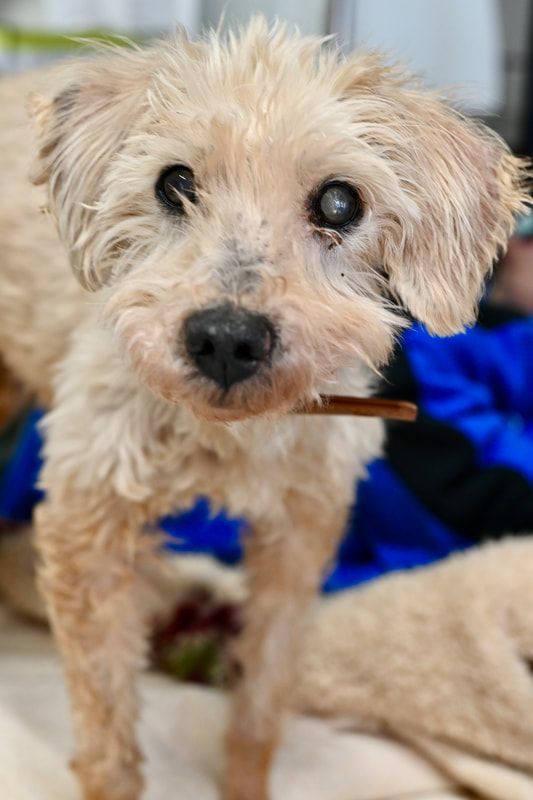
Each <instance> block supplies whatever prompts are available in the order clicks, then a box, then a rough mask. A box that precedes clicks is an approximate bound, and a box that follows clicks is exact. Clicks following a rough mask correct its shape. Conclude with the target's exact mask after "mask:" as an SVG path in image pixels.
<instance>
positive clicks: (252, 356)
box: [233, 342, 261, 361]
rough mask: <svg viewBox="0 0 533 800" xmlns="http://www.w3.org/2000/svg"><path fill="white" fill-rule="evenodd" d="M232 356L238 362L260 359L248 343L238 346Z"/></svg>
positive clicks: (255, 350)
mask: <svg viewBox="0 0 533 800" xmlns="http://www.w3.org/2000/svg"><path fill="white" fill-rule="evenodd" d="M233 354H234V356H235V358H238V359H239V360H240V361H257V359H258V358H260V357H261V356H260V354H258V353H257V348H254V346H253V345H252V344H250V343H249V342H241V343H240V344H238V345H237V346H236V348H235V350H234V353H233Z"/></svg>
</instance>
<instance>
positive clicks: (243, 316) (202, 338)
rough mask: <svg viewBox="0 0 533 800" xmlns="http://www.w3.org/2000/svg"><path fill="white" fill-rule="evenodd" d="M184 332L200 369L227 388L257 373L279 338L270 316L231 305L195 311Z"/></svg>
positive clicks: (191, 355)
mask: <svg viewBox="0 0 533 800" xmlns="http://www.w3.org/2000/svg"><path fill="white" fill-rule="evenodd" d="M184 334H185V347H186V350H187V353H188V355H189V356H190V357H191V359H192V360H193V361H194V363H195V364H196V366H197V367H198V369H199V370H200V372H202V373H203V374H204V375H205V376H206V377H208V378H211V379H212V380H214V381H215V383H217V384H218V385H219V386H221V387H222V388H224V389H229V387H230V386H232V385H233V384H234V383H239V382H240V381H243V380H245V379H246V378H250V377H251V376H252V375H254V374H255V373H256V372H257V370H258V369H259V367H260V366H261V364H262V363H264V362H265V361H266V360H267V359H268V358H269V356H270V354H271V352H272V349H273V346H274V339H275V333H274V328H273V326H272V323H271V322H270V320H268V318H267V317H265V316H263V315H261V314H254V313H252V312H250V311H246V310H245V309H243V308H238V307H236V306H231V305H226V306H219V307H217V308H210V309H206V310H204V311H199V312H197V313H196V314H192V316H190V317H189V319H188V320H187V321H186V323H185V330H184Z"/></svg>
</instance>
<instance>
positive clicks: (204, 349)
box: [196, 339, 215, 356]
mask: <svg viewBox="0 0 533 800" xmlns="http://www.w3.org/2000/svg"><path fill="white" fill-rule="evenodd" d="M214 352H215V345H214V344H213V342H212V341H211V339H204V341H203V342H202V343H201V345H200V346H199V348H198V350H197V351H196V353H197V355H199V356H212V355H213V353H214Z"/></svg>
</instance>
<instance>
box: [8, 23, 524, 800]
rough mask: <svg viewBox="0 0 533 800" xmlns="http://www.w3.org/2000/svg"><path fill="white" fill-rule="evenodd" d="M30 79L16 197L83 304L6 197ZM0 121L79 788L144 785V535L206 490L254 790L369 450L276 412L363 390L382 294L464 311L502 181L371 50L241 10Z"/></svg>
mask: <svg viewBox="0 0 533 800" xmlns="http://www.w3.org/2000/svg"><path fill="white" fill-rule="evenodd" d="M39 82H40V84H41V85H42V84H43V83H44V84H45V86H44V89H45V92H46V93H47V94H48V95H50V99H43V98H38V99H34V100H33V104H32V106H33V115H34V118H35V123H36V127H37V132H38V140H39V145H38V158H37V166H36V168H35V171H34V180H35V182H36V183H37V184H45V185H46V188H47V203H48V205H49V208H50V209H51V212H52V214H53V216H54V218H55V220H56V222H57V228H58V231H59V236H60V238H61V240H62V242H63V244H64V246H65V248H66V250H67V252H68V260H69V261H70V265H71V267H72V271H73V273H74V275H75V277H76V278H77V281H78V282H79V284H81V286H82V287H83V289H81V288H80V286H79V284H78V283H77V282H76V281H74V280H73V279H72V278H71V273H70V272H69V271H68V269H67V259H66V257H65V255H64V251H63V249H62V248H61V247H60V245H59V244H58V241H57V239H56V235H55V233H54V232H53V229H52V225H51V223H50V222H49V221H48V220H47V219H46V217H45V216H44V215H41V216H39V213H38V211H37V206H38V200H37V199H36V197H35V195H34V193H35V192H37V193H38V192H39V190H37V189H34V188H30V187H29V186H28V185H27V183H26V182H25V173H26V167H27V163H26V162H27V152H28V149H29V140H28V135H27V133H26V128H25V123H24V122H23V114H22V111H21V108H22V98H23V96H24V94H25V92H26V89H27V88H28V87H29V86H31V85H32V84H33V85H34V86H37V85H38V84H39ZM0 114H1V115H2V132H1V135H0V136H1V138H0V144H1V149H0V161H1V164H2V183H3V186H4V187H5V188H4V192H3V196H2V198H1V202H0V236H1V239H0V240H1V242H2V250H1V252H2V258H1V261H0V290H1V291H0V320H1V324H0V351H1V352H2V354H3V358H4V360H5V362H6V364H7V365H8V366H9V368H10V369H11V370H12V371H13V372H14V373H15V374H16V375H17V376H18V377H19V378H22V379H23V380H24V382H25V383H26V384H27V385H28V386H29V387H30V388H31V389H33V391H35V392H36V393H37V395H38V396H39V398H40V399H41V401H42V402H45V403H47V404H49V407H50V411H49V413H48V415H47V417H46V420H45V425H44V430H45V435H46V446H45V466H44V469H43V472H42V484H43V486H44V487H45V488H46V491H47V500H46V502H45V503H44V504H43V505H41V507H40V508H39V509H38V513H37V520H36V521H37V527H38V539H39V547H40V552H41V556H42V562H43V566H42V570H41V580H42V587H43V590H44V592H45V595H46V598H47V601H48V604H49V608H50V612H51V617H52V620H53V626H54V629H55V633H56V636H57V640H58V643H59V646H60V649H61V652H62V656H63V659H64V663H65V669H66V674H67V678H68V684H69V689H70V694H71V699H72V708H73V713H74V720H75V727H76V734H77V754H76V758H75V768H76V770H77V773H78V775H79V779H80V781H81V785H82V787H83V797H84V798H85V800H137V798H139V797H140V795H141V790H142V783H143V782H142V776H141V768H140V762H141V754H140V752H139V748H138V746H137V743H136V739H135V730H134V729H135V721H136V718H137V713H138V711H137V692H136V674H137V672H138V670H139V669H140V668H141V667H142V665H143V663H144V660H145V652H146V644H145V638H146V637H145V626H144V625H143V620H142V614H141V612H140V608H139V602H138V600H137V597H138V595H137V578H136V576H137V573H138V571H139V566H140V565H142V563H143V562H144V560H145V559H146V558H147V557H149V556H150V557H151V555H150V553H151V549H153V543H152V542H153V537H150V536H149V535H147V536H143V535H142V533H143V531H144V530H145V529H146V527H147V526H148V525H150V524H153V523H154V522H155V521H156V520H157V519H158V517H160V516H161V515H163V514H165V513H167V512H170V511H174V510H175V509H177V508H184V507H187V506H189V505H190V504H191V503H192V502H193V500H194V498H195V497H196V496H197V495H202V494H203V495H209V496H210V497H211V499H212V501H213V503H214V504H215V505H216V504H222V505H224V506H225V507H226V508H228V509H229V510H230V512H232V513H233V514H239V515H245V516H246V517H247V519H248V520H249V524H250V534H249V535H248V536H247V538H246V543H247V548H246V549H247V567H248V576H249V592H250V599H249V604H248V616H247V624H246V629H245V632H244V635H243V637H242V641H241V645H240V651H239V652H240V659H241V662H242V667H243V672H242V678H241V680H240V683H239V687H238V689H237V691H236V696H235V702H234V714H233V719H232V722H231V725H230V730H229V733H228V739H227V741H228V759H229V764H228V777H227V781H226V788H225V792H226V795H225V796H226V797H227V798H228V800H266V798H267V797H268V774H269V767H270V764H271V761H272V757H273V754H274V752H275V749H276V746H277V744H278V741H279V737H280V727H281V724H282V717H283V714H282V711H283V709H284V708H285V707H286V706H287V705H288V698H289V696H290V687H291V670H292V665H293V663H294V660H295V654H296V652H297V648H298V644H299V640H300V634H301V629H302V625H303V623H304V620H305V616H306V610H307V608H308V606H309V605H310V604H311V602H312V600H313V597H314V595H315V592H316V589H317V586H318V585H319V583H320V580H321V576H322V574H323V571H324V569H325V567H326V565H327V564H328V562H329V560H330V559H331V558H332V555H333V554H334V551H335V548H336V545H337V542H338V540H339V537H340V536H341V534H342V532H343V528H344V524H345V520H346V514H347V509H348V508H349V506H350V504H351V501H352V492H353V485H354V479H355V478H359V477H361V476H362V475H364V473H365V464H366V463H367V462H368V461H369V460H370V459H372V458H374V457H375V456H376V455H377V454H378V453H379V452H380V448H381V444H382V435H383V429H382V424H381V423H380V422H379V421H377V420H362V419H354V418H343V417H331V416H330V417H305V416H294V415H289V414H288V412H290V411H291V409H294V408H295V407H297V406H299V405H301V404H305V403H308V402H310V401H312V400H314V399H316V398H317V397H318V395H319V392H321V391H335V392H338V393H344V394H358V395H361V394H369V393H370V392H371V387H372V374H373V373H375V372H376V371H377V369H378V367H379V365H380V364H383V362H384V361H385V360H386V359H387V357H388V355H389V353H390V351H391V346H392V344H393V340H394V335H395V333H396V332H397V331H398V329H399V327H400V326H401V325H402V324H403V323H402V318H401V314H399V313H397V309H396V308H395V306H394V303H393V301H392V299H391V298H396V299H398V300H399V301H400V303H401V304H402V305H403V306H404V307H405V308H406V309H408V311H409V312H410V313H411V314H413V315H414V316H415V317H418V318H419V319H421V320H423V321H424V322H425V323H426V324H427V325H428V327H429V328H430V329H431V330H432V331H434V332H435V333H437V334H449V333H453V332H454V331H458V330H460V329H461V328H462V326H463V325H464V324H465V323H468V322H471V321H472V320H473V319H474V314H475V306H476V301H477V299H478V296H479V294H480V291H481V288H482V281H483V277H484V276H485V275H486V274H487V272H488V271H489V270H490V267H491V264H492V262H493V259H494V258H495V256H496V254H497V253H498V250H499V249H500V248H502V247H504V246H505V242H506V239H507V237H508V235H509V233H510V231H511V229H512V226H513V217H514V215H515V214H516V213H517V212H518V211H519V210H520V208H521V204H522V200H523V197H522V189H521V186H520V184H521V177H522V176H521V169H522V168H521V165H520V163H519V162H518V161H517V160H516V159H515V158H513V157H512V156H511V155H510V153H509V152H508V150H507V149H506V147H505V145H504V144H503V143H502V142H501V141H500V140H499V139H498V138H497V137H495V136H494V135H492V134H491V133H489V132H488V131H486V130H483V129H480V128H479V127H478V126H477V125H475V124H474V123H472V122H469V121H467V120H465V119H463V118H461V117H460V116H459V115H458V114H457V113H455V112H454V111H452V110H450V109H449V108H447V107H446V106H445V105H444V104H443V103H441V101H440V100H439V99H437V98H436V97H435V96H434V95H433V94H431V93H428V92H425V91H423V90H422V89H420V88H419V87H418V86H417V85H416V83H413V81H412V80H411V78H410V77H409V76H408V75H405V74H403V73H402V72H401V71H400V70H398V69H394V68H390V67H388V66H385V64H384V63H383V62H382V61H381V60H380V59H379V58H378V57H377V56H375V55H355V56H353V57H350V58H348V59H347V60H343V59H341V58H339V56H338V54H337V53H336V52H334V51H333V50H332V49H327V48H324V47H322V46H321V43H320V42H319V41H318V40H315V39H307V38H302V37H300V36H299V35H296V34H292V33H290V32H288V31H287V30H286V28H284V27H283V26H282V25H278V26H275V27H274V28H271V29H269V28H268V26H267V24H266V23H265V22H264V20H262V19H260V18H258V19H255V20H254V21H252V23H251V24H250V25H249V26H248V27H247V28H246V29H245V30H243V31H240V32H239V33H237V34H236V35H230V36H229V37H227V38H223V37H222V36H220V35H217V34H213V35H211V36H209V37H207V38H206V39H204V40H201V41H197V42H190V41H188V40H187V39H186V37H185V36H184V35H183V34H181V33H180V34H179V35H178V36H177V38H176V40H174V41H171V42H168V43H165V44H160V45H157V46H155V47H154V48H153V49H148V50H130V51H120V52H116V51H112V52H109V53H103V54H101V55H100V56H98V57H97V58H95V59H93V60H82V61H78V62H76V63H73V64H71V65H69V66H62V67H60V68H59V69H55V68H54V70H51V71H49V72H45V73H42V74H41V75H40V76H35V75H34V76H30V77H24V78H18V79H10V80H8V81H5V82H4V85H3V88H2V103H1V107H0ZM93 292H94V294H92V293H93ZM384 502H387V498H384ZM176 791H177V793H178V795H179V787H176ZM178 795H177V796H178Z"/></svg>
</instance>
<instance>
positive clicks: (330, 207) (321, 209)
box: [312, 181, 363, 229]
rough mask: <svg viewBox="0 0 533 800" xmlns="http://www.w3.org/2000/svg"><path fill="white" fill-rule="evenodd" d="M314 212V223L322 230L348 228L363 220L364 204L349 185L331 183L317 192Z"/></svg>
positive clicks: (313, 206) (338, 182)
mask: <svg viewBox="0 0 533 800" xmlns="http://www.w3.org/2000/svg"><path fill="white" fill-rule="evenodd" d="M312 212H313V217H314V222H315V223H316V224H317V225H320V227H321V228H336V229H340V228H346V227H348V225H352V224H353V223H354V222H357V221H358V220H359V219H360V218H361V215H362V213H363V203H362V201H361V197H360V196H359V193H358V192H357V190H356V189H354V188H353V186H350V184H349V183H344V182H343V181H329V182H328V183H325V184H323V185H322V186H321V187H320V189H319V190H318V191H317V193H316V195H315V197H314V200H313V204H312Z"/></svg>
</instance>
